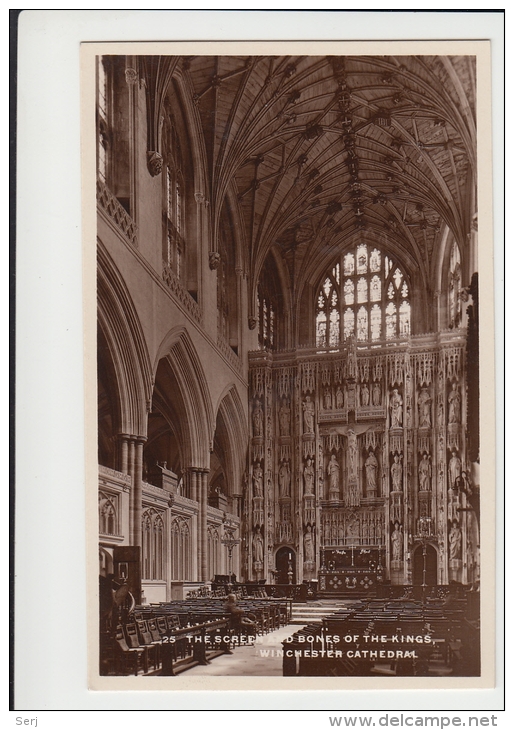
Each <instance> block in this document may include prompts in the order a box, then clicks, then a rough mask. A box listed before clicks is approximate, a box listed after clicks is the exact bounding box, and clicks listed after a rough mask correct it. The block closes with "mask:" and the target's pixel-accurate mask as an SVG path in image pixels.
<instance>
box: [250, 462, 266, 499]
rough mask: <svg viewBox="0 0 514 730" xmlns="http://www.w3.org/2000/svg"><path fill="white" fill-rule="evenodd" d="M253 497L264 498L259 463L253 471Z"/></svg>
mask: <svg viewBox="0 0 514 730" xmlns="http://www.w3.org/2000/svg"><path fill="white" fill-rule="evenodd" d="M252 478H253V496H254V497H264V489H263V472H262V467H261V465H260V464H259V463H257V464H256V466H255V467H254V469H253V477H252Z"/></svg>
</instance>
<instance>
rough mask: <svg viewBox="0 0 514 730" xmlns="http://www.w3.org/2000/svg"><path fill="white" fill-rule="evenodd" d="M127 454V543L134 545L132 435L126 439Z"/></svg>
mask: <svg viewBox="0 0 514 730" xmlns="http://www.w3.org/2000/svg"><path fill="white" fill-rule="evenodd" d="M127 445H128V454H127V472H128V473H129V474H130V476H131V477H132V484H131V488H130V499H129V544H130V545H134V544H135V543H134V504H135V503H134V481H135V479H134V474H135V456H136V442H135V440H134V438H133V437H129V438H128V439H127Z"/></svg>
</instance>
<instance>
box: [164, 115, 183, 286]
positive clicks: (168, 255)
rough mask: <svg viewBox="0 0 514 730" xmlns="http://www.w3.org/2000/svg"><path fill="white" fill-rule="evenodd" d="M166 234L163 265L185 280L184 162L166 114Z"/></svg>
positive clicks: (174, 130)
mask: <svg viewBox="0 0 514 730" xmlns="http://www.w3.org/2000/svg"><path fill="white" fill-rule="evenodd" d="M163 156H164V168H163V171H164V175H163V184H164V188H165V189H164V194H163V199H164V206H163V219H164V235H163V263H164V265H165V266H168V267H169V268H170V269H172V270H173V271H174V272H175V274H176V275H177V276H178V278H179V279H183V278H184V274H185V272H184V263H185V240H184V163H183V158H182V150H181V145H180V139H179V136H178V133H177V127H176V123H175V119H174V117H173V115H171V114H169V113H168V114H167V115H166V117H165V121H164V130H163Z"/></svg>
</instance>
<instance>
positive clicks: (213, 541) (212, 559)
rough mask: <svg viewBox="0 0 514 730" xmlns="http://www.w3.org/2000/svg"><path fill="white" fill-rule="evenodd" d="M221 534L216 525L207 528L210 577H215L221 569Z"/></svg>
mask: <svg viewBox="0 0 514 730" xmlns="http://www.w3.org/2000/svg"><path fill="white" fill-rule="evenodd" d="M219 555H220V536H219V533H218V531H217V529H216V528H215V527H213V526H212V525H210V526H209V527H208V528H207V570H208V575H209V577H210V578H214V576H215V575H216V574H218V573H219V572H220V570H219Z"/></svg>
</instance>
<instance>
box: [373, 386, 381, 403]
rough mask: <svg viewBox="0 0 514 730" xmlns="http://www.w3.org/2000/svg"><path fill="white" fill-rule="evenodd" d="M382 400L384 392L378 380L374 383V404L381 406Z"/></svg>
mask: <svg viewBox="0 0 514 730" xmlns="http://www.w3.org/2000/svg"><path fill="white" fill-rule="evenodd" d="M381 401H382V393H381V388H380V383H379V382H378V381H376V382H374V383H373V405H374V406H379V405H380V403H381Z"/></svg>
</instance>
